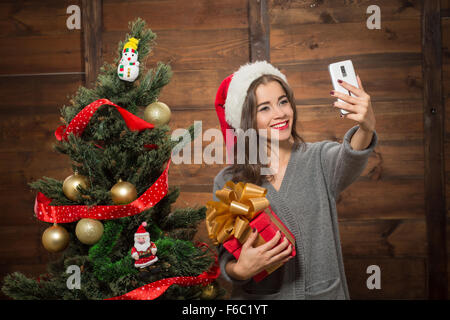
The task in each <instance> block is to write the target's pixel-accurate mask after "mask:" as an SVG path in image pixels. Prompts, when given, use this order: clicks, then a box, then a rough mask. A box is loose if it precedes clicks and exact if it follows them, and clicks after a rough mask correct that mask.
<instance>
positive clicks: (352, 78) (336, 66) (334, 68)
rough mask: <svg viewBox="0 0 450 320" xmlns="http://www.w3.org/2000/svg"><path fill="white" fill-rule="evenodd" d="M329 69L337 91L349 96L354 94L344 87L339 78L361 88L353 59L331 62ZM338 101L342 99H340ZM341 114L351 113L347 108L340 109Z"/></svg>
mask: <svg viewBox="0 0 450 320" xmlns="http://www.w3.org/2000/svg"><path fill="white" fill-rule="evenodd" d="M328 71H329V72H330V77H331V82H332V83H333V87H334V90H335V91H339V92H342V93H345V94H348V95H349V96H351V95H352V93H351V92H350V91H348V90H347V89H345V88H344V87H342V86H341V85H340V84H339V82H338V80H343V81H345V82H348V83H350V84H351V85H353V86H355V87H357V88H359V86H358V80H357V79H356V73H355V68H353V63H352V60H344V61H339V62H335V63H331V64H330V65H329V66H328ZM338 101H342V100H341V99H338ZM340 111H341V114H347V113H349V112H348V111H346V110H342V109H340Z"/></svg>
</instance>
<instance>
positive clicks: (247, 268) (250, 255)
mask: <svg viewBox="0 0 450 320" xmlns="http://www.w3.org/2000/svg"><path fill="white" fill-rule="evenodd" d="M257 237H258V232H257V231H256V230H253V232H252V233H251V235H250V236H249V237H248V239H247V241H245V243H244V244H243V245H242V251H241V254H240V256H239V259H238V260H237V262H235V263H232V264H230V268H229V269H228V265H227V272H228V273H229V274H230V275H231V276H232V277H234V278H236V279H238V280H247V279H250V278H251V277H253V276H255V275H257V274H258V273H260V272H261V271H262V270H263V269H265V268H267V267H268V266H272V265H275V264H279V263H283V264H284V263H286V262H287V261H289V260H290V259H291V258H292V256H291V252H292V249H293V248H292V245H291V244H290V242H289V241H288V240H287V239H286V238H284V240H283V241H282V242H281V243H280V244H279V245H277V243H278V241H279V240H280V238H281V232H280V231H278V232H277V233H276V234H275V236H274V237H273V238H272V239H271V240H269V241H268V242H266V243H264V244H262V245H260V246H258V247H253V244H254V242H255V240H256V238H257ZM230 269H231V270H230ZM229 271H231V272H229Z"/></svg>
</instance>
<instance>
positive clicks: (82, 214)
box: [34, 159, 170, 223]
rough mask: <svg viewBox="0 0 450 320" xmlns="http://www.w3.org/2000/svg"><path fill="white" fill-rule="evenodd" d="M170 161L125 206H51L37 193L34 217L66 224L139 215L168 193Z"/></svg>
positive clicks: (45, 198) (48, 201) (48, 199)
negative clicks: (137, 195) (135, 197)
mask: <svg viewBox="0 0 450 320" xmlns="http://www.w3.org/2000/svg"><path fill="white" fill-rule="evenodd" d="M169 166H170V159H169V161H168V162H167V166H166V168H165V169H164V171H163V173H162V174H161V175H160V176H159V178H158V179H157V180H156V181H155V183H153V184H152V185H151V186H150V188H148V189H147V190H146V191H145V192H144V193H143V194H142V195H141V196H140V197H139V198H137V199H136V200H134V201H133V202H131V203H129V204H126V205H112V206H83V205H74V206H52V205H50V203H51V202H52V199H50V198H47V197H46V196H45V195H44V194H43V193H41V192H38V194H37V196H36V201H35V204H34V213H35V214H36V217H37V218H38V219H39V220H41V221H45V222H52V223H68V222H74V221H78V220H79V219H82V218H91V219H97V220H107V219H118V218H123V217H130V216H134V215H136V214H139V213H141V212H142V211H144V210H147V209H149V208H151V207H153V206H154V205H155V204H157V203H158V202H159V201H160V200H161V199H162V198H164V196H165V195H166V194H167V192H168V188H169V176H168V171H169Z"/></svg>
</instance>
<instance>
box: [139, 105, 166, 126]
mask: <svg viewBox="0 0 450 320" xmlns="http://www.w3.org/2000/svg"><path fill="white" fill-rule="evenodd" d="M170 115H171V112H170V108H169V107H168V106H167V104H165V103H164V102H161V101H156V102H153V103H151V104H149V105H148V106H147V107H146V108H145V110H144V120H145V121H147V122H150V123H152V124H154V125H155V126H162V125H165V124H168V123H169V121H170Z"/></svg>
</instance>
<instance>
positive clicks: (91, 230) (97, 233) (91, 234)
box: [75, 218, 103, 245]
mask: <svg viewBox="0 0 450 320" xmlns="http://www.w3.org/2000/svg"><path fill="white" fill-rule="evenodd" d="M75 234H76V235H77V238H78V240H80V241H81V242H82V243H84V244H88V245H93V244H95V243H97V242H98V240H100V238H101V237H102V235H103V223H101V222H100V221H98V220H94V219H88V218H86V219H81V220H80V221H78V223H77V226H76V228H75Z"/></svg>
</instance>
